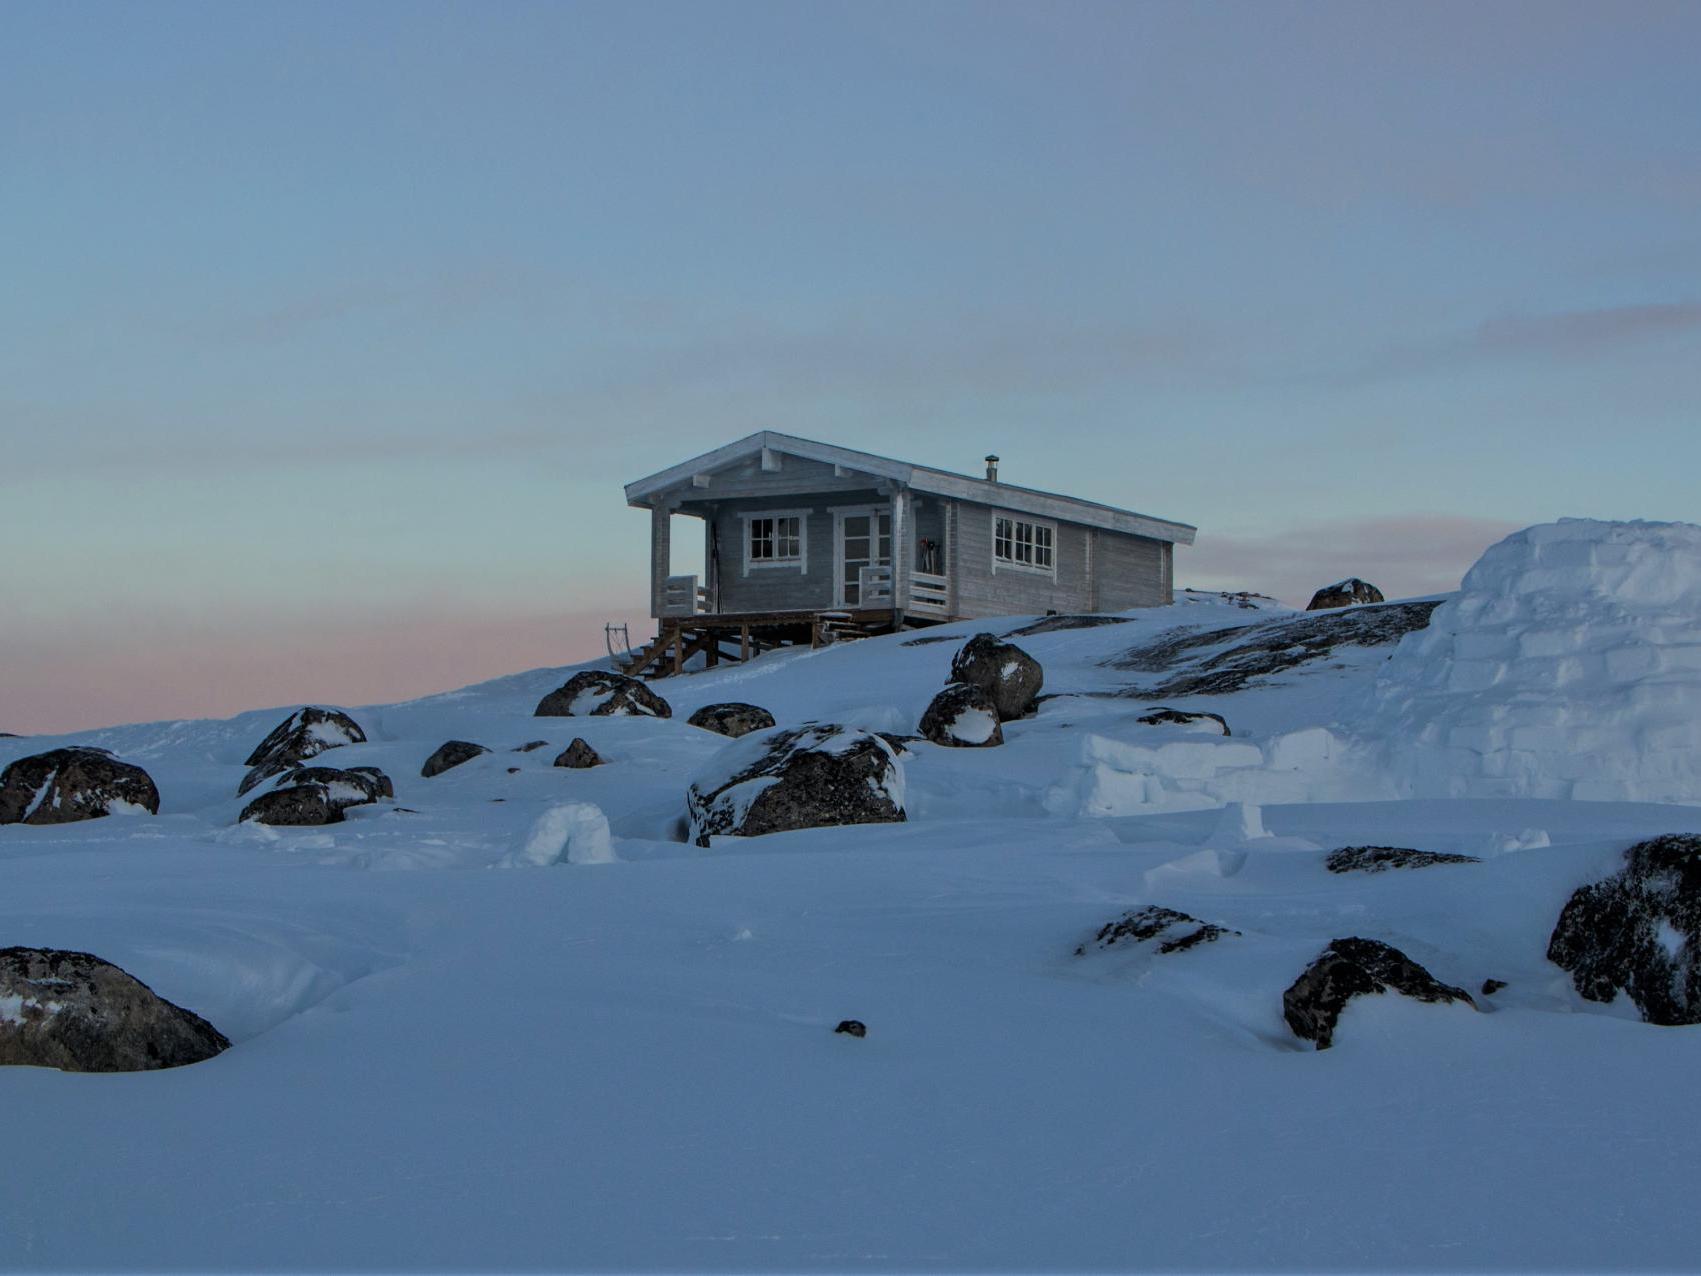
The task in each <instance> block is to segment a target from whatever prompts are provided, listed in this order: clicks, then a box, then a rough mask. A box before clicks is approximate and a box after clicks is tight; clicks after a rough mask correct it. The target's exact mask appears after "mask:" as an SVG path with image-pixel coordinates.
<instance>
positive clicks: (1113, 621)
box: [1004, 615, 1128, 638]
mask: <svg viewBox="0 0 1701 1276" xmlns="http://www.w3.org/2000/svg"><path fill="white" fill-rule="evenodd" d="M1127 623H1128V617H1127V616H1102V615H1084V616H1082V615H1064V616H1047V617H1046V618H1045V619H1044V620H1036V621H1034V622H1033V623H1032V624H1028V625H1023V626H1022V627H1021V628H1020V629H1012V630H1011V631H1010V632H1009V633H1007V634H1005V635H1004V636H1005V637H1006V638H1027V637H1031V636H1032V635H1034V634H1055V633H1058V632H1061V631H1063V630H1066V629H1099V628H1102V627H1103V626H1105V625H1126V624H1127Z"/></svg>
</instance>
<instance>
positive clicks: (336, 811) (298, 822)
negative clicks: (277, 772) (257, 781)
mask: <svg viewBox="0 0 1701 1276" xmlns="http://www.w3.org/2000/svg"><path fill="white" fill-rule="evenodd" d="M350 805H353V804H352V803H348V802H341V801H338V800H337V799H336V798H335V797H333V796H331V789H330V786H329V785H326V784H316V783H306V784H292V785H290V786H289V787H287V788H282V789H272V790H271V791H270V792H267V793H262V794H261V795H260V796H259V797H257V798H255V799H254V800H253V801H252V802H250V803H249V804H248V805H247V806H245V807H243V808H242V814H241V815H240V816H239V817H237V818H238V822H239V823H242V824H246V823H247V822H248V821H249V820H253V821H255V822H256V823H259V824H275V825H279V826H281V827H287V828H308V827H313V826H315V825H319V824H341V823H342V822H343V810H344V808H345V807H348V806H350Z"/></svg>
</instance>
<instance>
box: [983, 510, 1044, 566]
mask: <svg viewBox="0 0 1701 1276" xmlns="http://www.w3.org/2000/svg"><path fill="white" fill-rule="evenodd" d="M1056 546H1057V525H1056V524H1055V523H1042V522H1040V521H1038V520H1036V519H1026V518H1017V517H1016V516H1015V515H1014V514H998V513H995V514H993V516H992V566H993V570H994V571H996V570H997V569H998V568H1000V567H1019V568H1022V569H1023V570H1025V571H1033V572H1056V570H1057V551H1056Z"/></svg>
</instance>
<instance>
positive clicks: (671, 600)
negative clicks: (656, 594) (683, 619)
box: [661, 576, 709, 616]
mask: <svg viewBox="0 0 1701 1276" xmlns="http://www.w3.org/2000/svg"><path fill="white" fill-rule="evenodd" d="M708 610H709V591H708V590H707V589H704V588H703V587H702V586H700V585H699V584H698V583H697V578H696V577H695V576H669V577H668V578H667V580H666V581H664V582H663V584H662V600H661V614H662V615H664V616H696V615H699V614H700V613H702V612H706V611H708Z"/></svg>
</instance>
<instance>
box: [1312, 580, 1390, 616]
mask: <svg viewBox="0 0 1701 1276" xmlns="http://www.w3.org/2000/svg"><path fill="white" fill-rule="evenodd" d="M1382 601H1383V598H1382V591H1381V590H1380V589H1378V588H1376V586H1375V585H1372V584H1371V583H1370V582H1369V581H1367V580H1360V579H1359V578H1358V577H1357V576H1349V577H1347V579H1345V580H1340V581H1336V582H1335V583H1334V584H1333V585H1325V586H1323V588H1322V589H1319V590H1318V591H1317V592H1316V593H1315V594H1313V595H1311V601H1310V602H1309V603H1307V604H1306V606H1305V610H1307V611H1326V610H1328V609H1329V608H1331V607H1356V606H1359V605H1362V604H1364V603H1379V602H1382Z"/></svg>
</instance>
